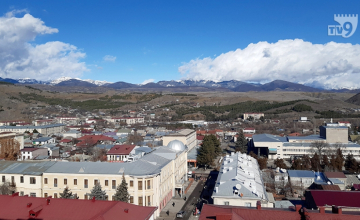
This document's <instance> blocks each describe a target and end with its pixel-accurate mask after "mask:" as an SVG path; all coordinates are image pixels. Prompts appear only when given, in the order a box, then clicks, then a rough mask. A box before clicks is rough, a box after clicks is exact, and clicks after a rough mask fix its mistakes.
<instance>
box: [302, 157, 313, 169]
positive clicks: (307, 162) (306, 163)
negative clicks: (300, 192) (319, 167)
mask: <svg viewBox="0 0 360 220" xmlns="http://www.w3.org/2000/svg"><path fill="white" fill-rule="evenodd" d="M301 160H302V164H301V169H302V170H310V168H311V167H310V166H311V160H310V157H309V156H308V155H303V156H302V158H301Z"/></svg>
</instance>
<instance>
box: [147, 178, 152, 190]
mask: <svg viewBox="0 0 360 220" xmlns="http://www.w3.org/2000/svg"><path fill="white" fill-rule="evenodd" d="M147 189H151V185H150V180H148V181H147Z"/></svg>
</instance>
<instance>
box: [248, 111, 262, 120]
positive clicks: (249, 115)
mask: <svg viewBox="0 0 360 220" xmlns="http://www.w3.org/2000/svg"><path fill="white" fill-rule="evenodd" d="M264 116H265V115H264V113H255V112H251V113H250V112H248V113H244V114H243V119H244V120H247V119H249V117H252V118H253V119H255V120H259V119H260V118H261V117H264Z"/></svg>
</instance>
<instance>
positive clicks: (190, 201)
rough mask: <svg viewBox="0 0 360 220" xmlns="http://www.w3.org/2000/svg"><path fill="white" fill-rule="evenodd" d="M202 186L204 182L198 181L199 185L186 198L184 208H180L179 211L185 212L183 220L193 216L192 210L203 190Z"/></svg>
mask: <svg viewBox="0 0 360 220" xmlns="http://www.w3.org/2000/svg"><path fill="white" fill-rule="evenodd" d="M204 184H205V182H204V181H201V180H200V182H199V184H198V185H197V186H196V188H195V189H194V191H193V192H192V193H191V194H190V196H189V197H188V198H187V200H186V202H185V204H184V206H183V207H182V208H181V210H184V211H186V213H185V216H184V218H183V219H189V218H190V216H191V215H192V214H193V210H194V208H195V205H196V204H197V203H198V198H200V195H201V192H202V190H203V188H204ZM176 219H179V218H176Z"/></svg>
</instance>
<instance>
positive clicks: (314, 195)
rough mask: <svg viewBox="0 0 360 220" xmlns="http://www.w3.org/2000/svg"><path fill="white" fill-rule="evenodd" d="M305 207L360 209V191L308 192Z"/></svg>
mask: <svg viewBox="0 0 360 220" xmlns="http://www.w3.org/2000/svg"><path fill="white" fill-rule="evenodd" d="M305 206H306V208H308V209H317V208H318V207H321V206H330V207H331V206H342V207H344V209H349V210H351V209H352V210H354V208H356V209H359V208H360V192H358V191H327V190H306V192H305Z"/></svg>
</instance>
